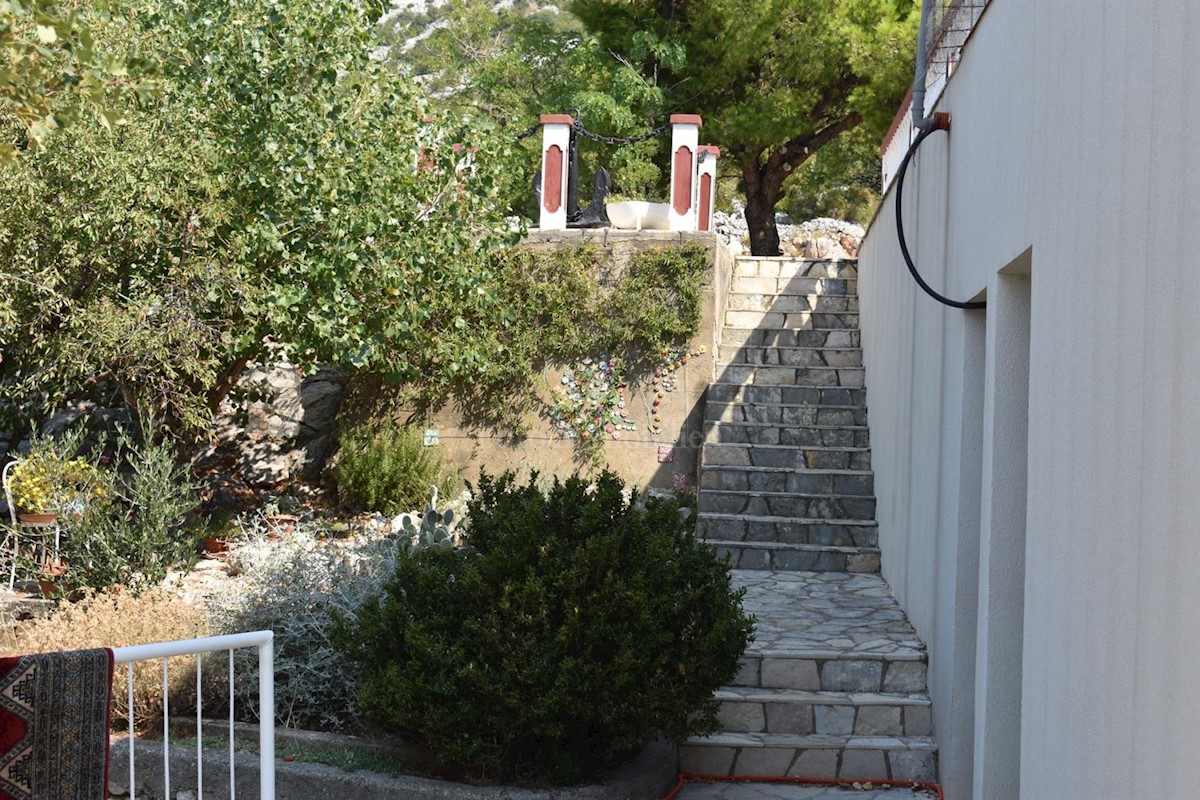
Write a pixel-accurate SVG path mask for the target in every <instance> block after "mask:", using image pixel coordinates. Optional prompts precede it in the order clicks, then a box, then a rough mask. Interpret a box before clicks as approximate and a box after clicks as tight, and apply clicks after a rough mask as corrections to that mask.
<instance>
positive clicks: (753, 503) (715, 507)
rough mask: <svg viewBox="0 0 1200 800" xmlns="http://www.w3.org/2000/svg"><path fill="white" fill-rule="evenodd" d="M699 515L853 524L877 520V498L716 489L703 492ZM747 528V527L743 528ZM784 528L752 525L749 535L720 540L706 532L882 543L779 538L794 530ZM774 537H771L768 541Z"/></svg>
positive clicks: (861, 541)
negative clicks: (719, 534) (859, 521)
mask: <svg viewBox="0 0 1200 800" xmlns="http://www.w3.org/2000/svg"><path fill="white" fill-rule="evenodd" d="M697 502H698V506H697V509H696V510H697V511H698V512H699V513H705V512H711V513H713V514H746V515H750V516H753V517H769V518H770V517H782V518H785V519H786V518H801V519H820V520H837V521H839V522H851V521H854V520H874V519H875V498H874V497H863V496H861V495H851V494H825V493H819V494H799V493H793V492H751V491H748V490H747V491H741V492H729V491H719V490H715V489H701V490H700V496H699V498H698V500H697ZM743 527H744V526H743ZM791 527H792V526H784V527H783V529H782V530H780V529H778V526H776V525H763V526H751V527H749V528H745V527H744V530H743V531H742V532H743V533H744V534H745V535H742V536H737V537H734V536H728V537H717V531H716V530H715V526H713V527H710V528H709V529H706V535H708V536H710V537H715V538H729V539H734V538H736V539H737V540H739V541H740V540H742V539H758V540H760V541H780V542H788V541H795V542H801V541H804V542H809V543H811V544H853V545H859V546H870V547H875V546H876V545H877V544H878V542H876V541H874V536H872V537H871V540H869V541H868V540H865V539H858V538H855V536H854V535H853V533H850V534H849V535H847V536H846V537H845V538H837V539H822V540H816V541H813V540H809V539H807V538H804V539H791V538H775V537H777V536H778V535H779V533H781V532H783V531H786V530H788V529H790V528H791ZM768 537H770V538H768Z"/></svg>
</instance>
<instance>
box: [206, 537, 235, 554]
mask: <svg viewBox="0 0 1200 800" xmlns="http://www.w3.org/2000/svg"><path fill="white" fill-rule="evenodd" d="M228 549H229V542H227V541H225V540H224V539H217V538H216V537H213V536H207V537H205V538H204V552H206V553H212V554H213V555H217V554H219V553H224V552H225V551H226V550H228Z"/></svg>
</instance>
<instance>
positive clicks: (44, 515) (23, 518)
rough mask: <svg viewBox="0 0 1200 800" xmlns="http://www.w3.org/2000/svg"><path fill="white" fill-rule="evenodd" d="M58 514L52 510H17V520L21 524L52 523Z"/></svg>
mask: <svg viewBox="0 0 1200 800" xmlns="http://www.w3.org/2000/svg"><path fill="white" fill-rule="evenodd" d="M56 519H58V515H57V514H55V513H54V512H53V511H38V512H32V511H18V512H17V521H18V522H20V523H21V524H23V525H53V524H54V521H55V520H56Z"/></svg>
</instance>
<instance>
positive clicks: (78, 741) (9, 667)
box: [0, 650, 113, 800]
mask: <svg viewBox="0 0 1200 800" xmlns="http://www.w3.org/2000/svg"><path fill="white" fill-rule="evenodd" d="M112 672H113V655H112V651H111V650H74V651H70V652H65V653H40V654H36V655H28V656H17V657H13V658H0V800H51V798H54V800H104V798H105V797H106V795H107V789H108V730H109V704H110V701H111V699H112V698H111V695H112Z"/></svg>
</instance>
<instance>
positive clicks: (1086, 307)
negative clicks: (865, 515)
mask: <svg viewBox="0 0 1200 800" xmlns="http://www.w3.org/2000/svg"><path fill="white" fill-rule="evenodd" d="M1197 75H1200V3H1197V2H1195V1H1194V0H1156V1H1154V2H1151V1H1150V0H1143V1H1142V2H1136V3H1131V2H1129V0H1089V1H1088V2H1083V0H1066V2H1060V3H1043V2H1035V0H992V2H991V3H990V4H989V6H988V10H987V12H986V14H985V15H984V17H983V19H982V20H981V21H980V23H979V26H978V28H977V30H976V31H975V34H974V36H973V37H972V39H971V41H970V42H969V43H968V45H967V48H966V50H965V52H964V54H963V60H962V63H961V64H960V66H959V68H958V70H957V71H956V73H955V75H954V76H953V78H952V79H951V81H950V83H949V85H948V86H947V88H946V91H945V94H944V95H943V96H942V98H941V100H940V102H939V105H938V109H939V110H942V111H948V112H950V114H951V116H952V125H953V129H952V132H951V133H950V135H949V136H945V135H942V134H935V135H934V137H933V138H931V139H930V140H928V142H927V143H926V145H925V146H923V147H922V149H921V152H920V155H919V157H918V158H917V160H916V161H915V162H914V167H913V168H911V169H910V171H909V177H908V186H907V187H906V194H905V206H906V218H907V219H906V229H907V231H908V235H909V241H910V244H911V245H912V249H913V252H914V253H915V255H916V258H917V262H918V265H919V266H920V268H921V270H922V274H923V275H924V276H925V278H926V279H927V280H928V281H929V282H930V283H931V284H932V285H933V286H935V287H937V288H939V289H940V290H941V291H943V292H944V293H945V294H947V295H949V296H951V297H954V298H957V299H972V298H974V297H976V296H979V295H985V296H986V298H987V299H988V301H989V308H988V309H987V311H986V312H963V311H958V310H954V309H949V308H944V307H942V306H940V305H938V304H936V303H935V302H934V301H932V300H931V299H929V298H927V297H925V296H924V295H923V294H921V293H920V291H919V289H917V287H916V285H915V284H914V283H913V281H912V280H911V278H910V277H909V276H908V274H907V271H906V270H905V267H904V265H903V262H902V261H901V260H900V256H899V251H898V248H897V245H896V238H895V227H894V210H893V206H892V202H893V198H892V196H891V195H890V194H889V196H888V197H887V198H886V199H885V207H884V208H883V210H882V211H881V212H880V215H879V217H878V218H877V220H876V222H875V223H874V225H873V226H872V227H871V230H870V232H869V234H868V236H867V240H866V242H865V243H864V246H863V249H862V253H861V260H860V284H859V291H860V295H861V302H862V328H863V344H864V348H865V359H866V366H867V387H868V400H869V405H870V423H871V439H872V447H873V450H874V452H873V456H874V466H875V471H876V486H877V492H878V495H879V511H878V514H879V520H880V536H881V545H882V548H883V556H884V561H883V568H884V574H885V576H886V577H887V579H888V580H889V581H890V582H891V584H892V586H893V589H894V590H895V591H896V594H897V596H898V597H899V598H900V600H901V602H902V603H903V604H904V605H905V607H906V608H907V609H908V611H909V613H910V616H911V618H912V620H913V622H914V624H915V625H916V626H917V629H918V631H919V632H920V633H921V634H922V636H923V637H924V638H925V639H926V641H927V643H928V644H929V646H930V651H931V655H930V661H931V676H930V677H931V691H932V694H933V698H934V710H935V726H936V735H937V737H938V739H939V744H940V746H941V748H942V780H943V782H944V783H945V784H946V786H947V789H948V792H949V793H948V797H949V798H950V800H960V799H962V798H972V797H975V798H984V797H989V798H990V797H1005V798H1012V797H1013V794H1012V791H1014V790H1015V789H1016V787H1017V786H1019V791H1020V797H1021V798H1022V799H1023V800H1041V799H1042V798H1053V799H1054V800H1069V799H1070V798H1080V799H1081V800H1083V799H1084V798H1086V799H1087V800H1096V799H1097V798H1100V799H1103V798H1114V799H1115V798H1122V800H1123V799H1124V798H1127V797H1158V796H1163V797H1169V796H1178V797H1189V796H1194V795H1196V794H1197V791H1198V790H1197V789H1196V785H1197V784H1196V779H1195V778H1194V777H1192V776H1191V773H1192V772H1193V762H1194V761H1195V760H1196V753H1198V752H1200V725H1197V724H1196V720H1197V719H1198V718H1200V674H1197V673H1196V669H1195V666H1194V665H1197V664H1200V621H1198V617H1200V485H1198V484H1200V80H1197V79H1196V77H1195V76H1197ZM1026 257H1027V260H1028V263H1027V266H1028V268H1029V271H1030V278H1029V284H1028V286H1029V289H1028V291H1027V293H1026V294H1025V295H1024V297H1025V298H1026V299H1025V300H1024V301H1023V302H1027V304H1028V311H1027V313H1028V331H1027V336H1028V345H1027V346H1028V354H1027V356H1024V358H1025V359H1026V362H1027V374H1028V397H1029V400H1028V404H1027V405H1025V404H1024V403H1021V402H1015V403H1014V402H1013V401H1012V397H1011V394H1012V393H1011V391H1010V392H1009V395H1010V396H1007V397H1001V396H1000V395H998V392H999V393H1001V394H1003V392H1004V391H1005V390H1006V388H1007V389H1011V388H1012V382H1011V379H1010V376H1009V375H1008V374H1007V373H1006V372H1005V371H1004V369H1002V367H1001V366H999V365H1002V364H1004V363H1006V362H1005V359H1006V358H1007V357H1008V356H1006V355H1004V353H1003V352H1000V351H1003V349H1004V348H1005V347H1007V346H1008V345H1005V344H1004V343H1003V342H1004V341H1005V339H1004V336H1002V335H1001V331H1002V330H1006V329H1010V328H1011V327H1012V324H1011V323H1012V320H1011V319H1009V314H1010V312H1011V311H1012V309H1013V308H1014V307H1015V306H1013V305H1012V304H1013V303H1016V302H1019V298H1020V296H1021V293H1020V292H1019V291H1018V292H1017V293H1016V295H1015V297H1017V299H1016V300H1014V299H1013V297H1014V295H1013V293H1012V292H1011V291H1010V290H1011V288H1012V287H1011V286H1008V285H1007V284H1003V283H1002V281H1004V280H1005V279H1006V278H1005V277H1004V276H1002V275H1001V270H1004V269H1005V268H1008V271H1009V272H1011V271H1012V270H1013V265H1014V264H1020V263H1021V259H1022V258H1026ZM1006 297H1007V298H1008V299H1007V300H1006ZM1018 328H1019V326H1018ZM997 337H999V341H998V340H997ZM1018 350H1019V348H1018ZM1012 352H1017V351H1012ZM1008 355H1011V353H1009V354H1008ZM1019 360H1020V359H1018V362H1019ZM1022 391H1023V390H1022ZM1022 411H1026V412H1027V420H1022V419H1020V418H1019V417H1020V415H1021V412H1022ZM1024 423H1027V425H1028V437H1027V465H1018V467H1021V466H1023V471H1024V474H1025V475H1026V477H1027V489H1026V491H1025V493H1024V496H1025V504H1026V512H1025V518H1024V526H1023V530H1022V531H1021V535H1023V537H1024V563H1023V565H1022V564H1019V563H1016V562H1019V561H1020V560H1021V559H1020V554H1019V553H1017V554H1014V553H1012V552H1006V551H1004V549H1003V548H1001V549H999V550H997V549H994V548H995V542H996V539H995V538H994V537H995V531H996V530H1000V531H1002V532H1004V531H1010V532H1011V530H1012V529H1013V526H1014V525H1015V524H1016V523H1015V522H1014V521H1013V520H1012V519H1009V518H1007V517H1011V516H1012V514H1011V513H1008V512H1010V511H1011V509H1012V508H1013V507H1014V502H1015V501H1013V500H1012V499H1011V498H1006V494H1005V493H1006V492H1011V491H1012V490H1013V487H1014V485H1015V484H1014V478H1013V476H1012V474H1011V470H1012V469H1013V468H1014V463H1015V462H1014V459H1018V458H1020V457H1023V456H1019V455H1014V453H1019V452H1020V451H1021V448H1013V447H1011V446H1009V445H1011V442H1009V441H1003V442H998V441H997V438H998V437H999V438H1002V439H1003V438H1005V437H1006V436H1007V435H1008V434H1006V432H1009V431H1012V430H1015V429H1023V427H1022V425H1023V424H1024ZM996 497H1001V498H1005V499H1002V500H1001V501H1000V502H994V501H995V498H996ZM1006 514H1007V517H1006ZM1009 543H1010V544H1011V541H1010V542H1009ZM981 544H982V546H983V551H982V553H981V552H980V547H981ZM989 548H993V549H989ZM981 559H982V561H983V562H984V573H983V580H982V587H981V580H980V572H979V564H980V561H981ZM998 568H999V570H1000V572H999V573H997V569H998ZM1010 568H1011V569H1013V570H1015V569H1018V568H1022V569H1023V570H1024V578H1023V585H1024V588H1023V592H1021V591H1019V590H1018V589H1016V588H1013V587H1014V585H1015V586H1020V584H1021V582H1022V581H1020V580H1019V579H1017V580H1015V584H1014V579H1013V575H1012V574H1011V572H1006V570H1009V569H1010ZM998 575H999V577H997V576H998ZM980 609H982V611H981V610H980ZM1013 613H1016V614H1018V615H1019V618H1018V621H1019V623H1020V624H1019V625H1018V630H1017V632H1016V634H1015V635H1016V636H1017V637H1018V638H1019V639H1020V641H1021V643H1020V644H1019V645H1017V644H1012V645H1011V646H1003V647H1000V646H997V645H996V643H997V642H1002V641H1006V639H1005V637H1010V638H1011V637H1012V636H1013V633H1012V631H1008V632H1007V633H1004V632H1002V631H1000V630H999V628H1001V627H1003V625H997V626H993V623H995V622H996V621H997V620H1001V621H1003V620H1004V619H1005V615H1010V616H1011V615H1012V614H1013ZM981 615H982V616H983V619H980V616H981ZM997 637H998V638H997ZM989 642H991V644H990V645H989ZM989 648H990V649H989ZM1018 667H1019V678H1018V679H1017V680H1016V684H1017V685H1018V687H1019V695H1020V696H1019V697H1016V696H1012V697H1007V696H1006V697H995V696H994V695H995V694H996V692H997V691H998V689H1001V688H1003V687H1004V686H1005V683H1006V681H1007V682H1010V683H1011V682H1012V677H1013V673H1014V672H1015V671H1017V670H1018ZM1004 692H1005V693H1006V694H1008V693H1011V690H1010V689H1007V688H1005V689H1004ZM989 696H990V697H991V699H990V700H989V699H988V698H989ZM1005 700H1007V702H1008V705H1009V706H1010V707H1014V706H1015V707H1018V708H1019V709H1020V711H1019V718H1018V719H1017V720H1016V722H1017V723H1018V724H1017V725H1016V727H1015V730H1014V727H1013V726H1012V725H1011V724H1009V722H1011V720H1006V719H1004V716H1003V715H1004V711H1003V708H1002V705H1003V702H1004V701H1005ZM989 703H991V704H992V705H990V706H989ZM989 736H992V737H995V738H994V742H993V744H994V747H992V746H986V741H985V740H986V738H987V737H989ZM1014 736H1015V737H1016V739H1015V740H1012V741H1016V743H1017V751H1016V753H1010V754H1008V755H1006V753H1007V749H1006V748H1007V745H1008V744H1009V743H1010V741H1009V740H1010V739H1011V737H1014ZM981 737H982V739H981ZM1018 762H1019V763H1018ZM1007 769H1012V770H1016V771H1017V774H1016V775H1014V776H1011V777H1012V781H1013V782H1012V784H1011V786H1009V785H1005V781H1004V779H1003V774H1002V773H1004V771H1005V770H1007ZM1001 790H1003V791H1001Z"/></svg>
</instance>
